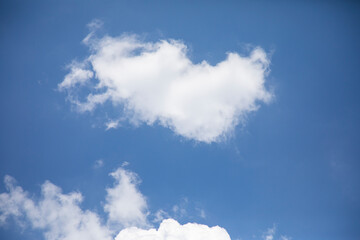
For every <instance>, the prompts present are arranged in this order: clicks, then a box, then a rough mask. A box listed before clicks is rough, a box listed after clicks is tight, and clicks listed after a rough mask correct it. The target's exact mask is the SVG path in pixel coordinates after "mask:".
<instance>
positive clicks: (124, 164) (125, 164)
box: [121, 161, 130, 167]
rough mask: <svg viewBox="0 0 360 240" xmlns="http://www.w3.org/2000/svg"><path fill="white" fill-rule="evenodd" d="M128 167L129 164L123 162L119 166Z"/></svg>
mask: <svg viewBox="0 0 360 240" xmlns="http://www.w3.org/2000/svg"><path fill="white" fill-rule="evenodd" d="M129 165H130V163H129V162H127V161H124V162H123V163H122V164H121V167H126V166H129Z"/></svg>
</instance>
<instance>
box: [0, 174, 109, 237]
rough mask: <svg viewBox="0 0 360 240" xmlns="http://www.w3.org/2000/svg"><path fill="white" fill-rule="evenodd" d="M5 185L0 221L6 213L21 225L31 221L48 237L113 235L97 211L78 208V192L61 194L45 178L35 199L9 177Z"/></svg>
mask: <svg viewBox="0 0 360 240" xmlns="http://www.w3.org/2000/svg"><path fill="white" fill-rule="evenodd" d="M5 185H6V188H7V190H8V192H7V193H2V194H0V213H1V215H0V219H1V223H2V224H4V223H5V221H6V220H7V218H9V217H14V218H15V220H16V222H18V223H19V224H20V225H23V226H24V225H25V224H26V223H28V222H30V224H31V226H32V227H33V228H34V229H40V230H43V231H44V237H45V239H47V240H79V239H89V240H91V239H93V240H99V239H102V240H110V239H112V236H111V232H110V230H108V228H107V227H106V226H104V225H103V224H102V223H101V221H100V219H99V217H98V215H97V214H96V213H94V212H92V211H89V210H87V211H83V210H82V209H81V208H80V206H79V205H80V203H81V201H82V199H83V197H82V195H81V194H80V193H77V192H72V193H69V194H63V193H62V191H61V189H60V188H59V187H57V186H55V185H54V184H52V183H50V182H48V181H46V182H45V183H44V184H43V185H42V187H41V198H40V199H39V200H38V201H35V200H33V199H31V198H30V197H29V196H28V195H29V194H28V193H27V192H25V191H24V190H23V189H22V188H21V187H19V186H16V185H15V180H14V179H13V178H12V177H10V176H6V177H5Z"/></svg>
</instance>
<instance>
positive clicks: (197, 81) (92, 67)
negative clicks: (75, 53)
mask: <svg viewBox="0 0 360 240" xmlns="http://www.w3.org/2000/svg"><path fill="white" fill-rule="evenodd" d="M93 25H94V27H93V28H92V29H96V28H98V27H99V26H100V23H99V22H96V23H94V24H93ZM94 36H95V35H94V32H91V33H90V34H89V35H88V36H87V37H86V38H85V39H84V41H83V42H84V43H85V44H86V45H87V46H88V47H89V49H90V55H89V56H88V57H87V58H86V59H85V60H84V61H82V62H75V61H74V62H73V63H71V64H70V65H69V69H70V71H69V73H68V74H67V75H66V76H65V78H64V80H63V82H61V83H60V84H59V85H58V88H59V90H61V91H66V92H67V93H68V99H69V100H70V101H71V102H72V103H73V104H74V106H76V108H77V110H78V111H80V112H86V111H93V110H94V109H95V108H96V107H99V106H101V105H103V104H104V103H105V102H110V103H112V105H113V107H114V111H117V112H119V113H122V116H121V117H120V118H119V119H112V120H110V121H108V123H107V124H106V126H107V129H110V128H115V127H118V126H120V124H119V123H120V119H121V121H125V120H127V121H129V122H130V123H132V124H135V125H138V124H141V123H145V124H148V125H152V124H155V123H156V124H160V125H162V126H164V127H167V128H170V129H171V130H173V131H174V132H175V133H176V134H178V135H180V136H183V137H185V138H188V139H194V140H196V141H202V142H206V143H210V142H216V141H221V140H222V139H224V138H226V137H228V136H229V135H231V134H232V131H233V129H234V128H235V126H236V125H238V124H239V123H243V122H244V120H245V118H246V116H247V114H248V113H249V112H252V111H256V110H257V109H258V108H259V103H261V102H269V101H270V100H271V98H272V94H271V93H270V92H269V91H268V90H267V89H266V87H265V80H266V75H267V73H268V72H269V64H270V61H269V59H268V57H267V54H266V53H265V52H264V50H262V49H261V48H260V47H257V48H254V49H253V51H252V52H251V53H250V54H249V56H241V55H239V54H238V53H236V52H229V53H227V57H226V59H224V60H223V61H221V62H219V63H217V64H216V65H210V64H209V63H208V62H206V61H205V60H204V61H202V62H200V63H193V62H192V61H191V60H190V59H189V57H188V56H187V46H186V45H185V44H184V43H183V42H182V41H180V40H172V39H164V40H159V41H158V42H146V41H141V40H139V38H138V37H137V36H135V35H126V34H124V35H122V36H120V37H110V36H105V37H102V38H96V37H94ZM84 91H85V92H86V94H85V97H84V98H81V94H80V93H84ZM124 119H125V120H124Z"/></svg>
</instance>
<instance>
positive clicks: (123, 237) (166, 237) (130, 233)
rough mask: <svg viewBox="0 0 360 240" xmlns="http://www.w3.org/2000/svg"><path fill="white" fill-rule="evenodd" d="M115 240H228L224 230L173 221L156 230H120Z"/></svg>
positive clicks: (167, 221) (134, 228) (166, 221)
mask: <svg viewBox="0 0 360 240" xmlns="http://www.w3.org/2000/svg"><path fill="white" fill-rule="evenodd" d="M115 240H230V236H229V234H228V233H227V232H226V230H225V229H223V228H221V227H218V226H215V227H208V226H206V225H202V224H196V223H188V224H185V225H180V224H179V223H178V222H177V221H175V220H173V219H167V220H164V221H163V222H162V223H161V224H160V227H159V229H158V230H156V229H149V230H144V229H139V228H136V227H132V228H126V229H124V230H122V231H121V232H120V233H119V234H118V235H117V236H116V238H115Z"/></svg>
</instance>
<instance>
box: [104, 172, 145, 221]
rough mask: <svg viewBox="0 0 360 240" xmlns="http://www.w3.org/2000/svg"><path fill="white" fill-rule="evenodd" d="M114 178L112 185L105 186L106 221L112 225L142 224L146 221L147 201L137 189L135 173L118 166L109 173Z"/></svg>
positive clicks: (137, 180) (137, 181)
mask: <svg viewBox="0 0 360 240" xmlns="http://www.w3.org/2000/svg"><path fill="white" fill-rule="evenodd" d="M110 175H111V176H112V177H113V178H114V179H115V184H114V187H112V188H107V189H106V191H107V196H106V204H105V205H104V210H105V212H107V213H108V214H109V219H108V223H109V225H111V226H114V227H119V226H120V227H121V226H124V227H129V226H142V227H146V226H147V225H148V223H147V215H148V213H147V203H146V200H145V197H144V196H143V195H142V194H141V192H140V191H139V190H138V189H137V184H138V183H139V179H138V178H137V176H136V174H135V173H133V172H130V171H126V170H124V169H123V168H119V169H118V170H116V171H115V172H112V173H110Z"/></svg>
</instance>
